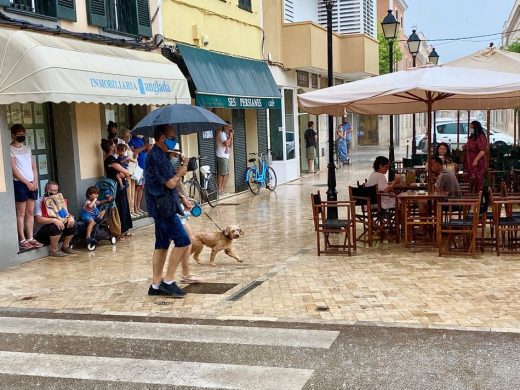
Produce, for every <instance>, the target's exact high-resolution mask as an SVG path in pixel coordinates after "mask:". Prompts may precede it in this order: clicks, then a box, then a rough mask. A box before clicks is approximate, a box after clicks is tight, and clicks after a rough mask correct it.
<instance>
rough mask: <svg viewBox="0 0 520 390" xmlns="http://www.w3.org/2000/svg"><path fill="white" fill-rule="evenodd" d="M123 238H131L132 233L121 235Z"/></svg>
mask: <svg viewBox="0 0 520 390" xmlns="http://www.w3.org/2000/svg"><path fill="white" fill-rule="evenodd" d="M122 237H123V238H130V237H133V235H132V233H128V232H125V233H123V236H122Z"/></svg>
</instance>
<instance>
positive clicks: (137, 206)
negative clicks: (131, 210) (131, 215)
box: [134, 185, 144, 213]
mask: <svg viewBox="0 0 520 390" xmlns="http://www.w3.org/2000/svg"><path fill="white" fill-rule="evenodd" d="M143 190H144V185H140V186H137V187H136V188H135V205H134V207H135V210H136V212H139V213H144V210H141V201H142V200H143Z"/></svg>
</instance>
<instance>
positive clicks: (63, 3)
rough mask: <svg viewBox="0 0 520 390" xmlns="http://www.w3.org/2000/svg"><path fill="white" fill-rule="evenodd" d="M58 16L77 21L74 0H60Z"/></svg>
mask: <svg viewBox="0 0 520 390" xmlns="http://www.w3.org/2000/svg"><path fill="white" fill-rule="evenodd" d="M56 14H57V15H56V16H57V17H58V19H66V20H72V21H73V22H75V21H77V19H76V4H75V1H74V0H58V7H57V12H56Z"/></svg>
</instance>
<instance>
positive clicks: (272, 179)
mask: <svg viewBox="0 0 520 390" xmlns="http://www.w3.org/2000/svg"><path fill="white" fill-rule="evenodd" d="M267 173H268V175H269V177H268V178H267V183H266V184H265V186H266V188H267V189H268V190H269V191H274V190H275V189H276V185H277V184H278V179H277V178H276V172H275V171H274V169H273V168H271V167H269V169H268V170H267Z"/></svg>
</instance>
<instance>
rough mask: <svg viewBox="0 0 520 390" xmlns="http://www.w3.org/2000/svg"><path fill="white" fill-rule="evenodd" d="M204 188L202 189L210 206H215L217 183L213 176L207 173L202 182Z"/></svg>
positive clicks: (216, 201)
mask: <svg viewBox="0 0 520 390" xmlns="http://www.w3.org/2000/svg"><path fill="white" fill-rule="evenodd" d="M204 184H205V186H204V187H206V190H205V191H204V195H205V198H206V200H207V201H208V204H209V205H210V206H211V207H215V206H216V205H217V203H218V191H217V183H216V182H215V176H213V175H208V177H207V178H206V183H204Z"/></svg>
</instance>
